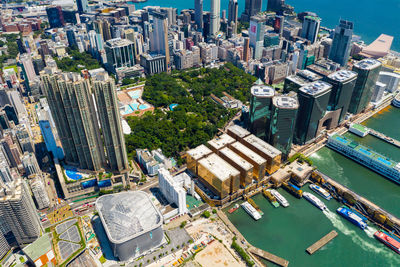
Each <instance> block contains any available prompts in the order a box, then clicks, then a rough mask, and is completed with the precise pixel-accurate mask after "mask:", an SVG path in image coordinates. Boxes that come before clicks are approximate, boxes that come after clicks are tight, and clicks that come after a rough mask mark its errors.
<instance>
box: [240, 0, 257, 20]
mask: <svg viewBox="0 0 400 267" xmlns="http://www.w3.org/2000/svg"><path fill="white" fill-rule="evenodd" d="M261 8H262V0H246V2H245V5H244V11H243V13H242V16H241V18H240V20H241V21H246V22H249V21H250V18H251V17H252V16H254V15H257V14H258V13H260V12H261Z"/></svg>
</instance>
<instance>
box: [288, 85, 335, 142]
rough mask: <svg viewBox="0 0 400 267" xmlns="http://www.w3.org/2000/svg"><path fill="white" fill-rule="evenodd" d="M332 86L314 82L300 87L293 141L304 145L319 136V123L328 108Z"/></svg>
mask: <svg viewBox="0 0 400 267" xmlns="http://www.w3.org/2000/svg"><path fill="white" fill-rule="evenodd" d="M331 88H332V86H331V85H330V84H328V83H326V82H322V81H316V82H313V83H310V84H308V85H305V86H303V87H301V88H300V89H299V91H298V93H297V96H298V99H299V110H298V113H297V114H298V115H297V121H296V130H295V137H294V141H295V143H296V144H301V145H303V144H305V143H307V142H309V141H311V140H313V139H314V138H315V137H317V135H318V134H319V133H318V132H317V130H318V125H319V121H320V120H321V119H322V118H323V117H324V114H325V112H326V108H327V107H328V102H329V96H330V94H331Z"/></svg>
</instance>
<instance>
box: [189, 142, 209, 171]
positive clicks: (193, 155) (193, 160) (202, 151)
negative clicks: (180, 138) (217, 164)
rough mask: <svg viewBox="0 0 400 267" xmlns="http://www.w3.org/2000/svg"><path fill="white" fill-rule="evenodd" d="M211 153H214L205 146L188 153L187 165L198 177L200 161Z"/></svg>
mask: <svg viewBox="0 0 400 267" xmlns="http://www.w3.org/2000/svg"><path fill="white" fill-rule="evenodd" d="M211 153H212V151H211V150H210V149H209V148H208V147H206V146H205V145H199V146H198V147H196V148H193V149H191V150H189V151H188V152H186V163H187V168H188V170H189V171H191V172H192V173H193V174H195V175H198V173H197V165H198V162H199V160H201V159H202V158H204V157H206V156H208V155H210V154H211Z"/></svg>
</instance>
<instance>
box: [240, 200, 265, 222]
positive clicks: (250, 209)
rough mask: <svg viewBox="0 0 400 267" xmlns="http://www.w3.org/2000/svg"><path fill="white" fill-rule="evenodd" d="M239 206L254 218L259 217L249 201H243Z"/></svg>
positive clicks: (257, 218)
mask: <svg viewBox="0 0 400 267" xmlns="http://www.w3.org/2000/svg"><path fill="white" fill-rule="evenodd" d="M241 206H242V208H243V209H244V210H245V211H246V212H247V213H248V214H249V215H250V216H251V217H252V218H253V219H254V220H256V221H257V220H259V219H261V215H260V213H259V212H258V211H257V210H256V209H255V208H254V207H253V206H252V205H250V203H249V202H247V201H246V202H243V203H242V204H241Z"/></svg>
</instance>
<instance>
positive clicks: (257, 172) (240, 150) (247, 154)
mask: <svg viewBox="0 0 400 267" xmlns="http://www.w3.org/2000/svg"><path fill="white" fill-rule="evenodd" d="M229 148H230V149H231V150H232V151H233V152H235V153H236V154H238V155H239V156H240V157H242V158H244V159H245V160H246V161H248V162H249V163H250V164H252V165H253V178H254V179H256V180H257V181H259V180H261V179H263V178H264V175H265V165H266V164H267V160H266V159H264V158H263V157H261V156H260V155H258V154H257V153H255V152H254V151H252V150H251V149H250V148H248V147H246V146H245V145H243V144H242V143H240V142H235V143H233V144H231V145H230V146H229Z"/></svg>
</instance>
